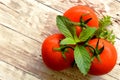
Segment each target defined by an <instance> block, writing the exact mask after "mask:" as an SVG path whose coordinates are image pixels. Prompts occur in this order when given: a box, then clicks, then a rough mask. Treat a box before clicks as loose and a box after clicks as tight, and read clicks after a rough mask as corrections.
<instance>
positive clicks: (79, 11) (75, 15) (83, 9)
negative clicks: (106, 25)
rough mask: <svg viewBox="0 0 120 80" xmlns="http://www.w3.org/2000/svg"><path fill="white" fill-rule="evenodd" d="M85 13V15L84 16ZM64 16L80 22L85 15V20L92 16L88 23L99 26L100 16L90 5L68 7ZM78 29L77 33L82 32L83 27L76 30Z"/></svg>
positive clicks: (91, 25)
mask: <svg viewBox="0 0 120 80" xmlns="http://www.w3.org/2000/svg"><path fill="white" fill-rule="evenodd" d="M83 15H85V16H83ZM64 16H65V17H67V18H69V19H70V20H71V21H73V22H80V17H81V16H83V20H84V21H85V20H87V19H89V18H92V19H91V20H90V21H89V22H88V23H87V25H88V26H90V27H96V28H98V27H99V21H98V17H97V15H96V14H95V12H94V11H93V10H92V8H90V7H88V6H82V5H79V6H74V7H71V8H70V9H68V10H67V11H66V12H65V13H64ZM76 31H77V35H78V33H80V32H81V29H79V30H76Z"/></svg>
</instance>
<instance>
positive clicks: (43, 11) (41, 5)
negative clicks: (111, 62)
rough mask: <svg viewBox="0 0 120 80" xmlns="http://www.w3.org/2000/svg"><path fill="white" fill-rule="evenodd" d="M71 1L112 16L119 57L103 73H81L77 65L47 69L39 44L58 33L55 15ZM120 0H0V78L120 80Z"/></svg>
mask: <svg viewBox="0 0 120 80" xmlns="http://www.w3.org/2000/svg"><path fill="white" fill-rule="evenodd" d="M73 5H89V6H90V7H92V8H93V9H94V10H95V11H96V13H97V14H98V16H99V17H101V16H103V15H106V14H109V15H110V16H112V19H113V25H112V26H111V29H113V31H114V33H115V35H116V43H115V47H116V49H117V52H118V60H117V63H116V66H115V67H114V69H113V70H112V71H111V72H110V73H108V74H106V75H102V76H91V75H87V76H85V77H84V76H82V75H81V74H80V72H79V71H78V69H76V68H70V69H68V70H64V71H60V72H57V71H52V70H50V69H48V68H47V67H46V66H45V65H44V63H43V61H42V58H41V51H40V49H41V44H42V42H43V40H44V39H45V38H46V37H47V36H48V35H51V34H53V33H57V32H58V29H57V28H56V22H55V19H56V15H58V14H62V13H63V12H64V11H65V10H67V9H68V8H69V7H71V6H73ZM119 7H120V2H119V1H118V0H106V1H103V0H99V1H98V0H0V80H120V65H119V64H120V47H119V46H120V40H119V39H120V8H119Z"/></svg>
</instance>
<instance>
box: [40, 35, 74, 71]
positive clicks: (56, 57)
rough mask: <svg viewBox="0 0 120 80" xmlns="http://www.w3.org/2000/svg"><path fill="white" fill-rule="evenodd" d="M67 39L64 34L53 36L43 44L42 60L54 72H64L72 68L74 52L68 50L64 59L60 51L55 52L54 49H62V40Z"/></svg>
mask: <svg viewBox="0 0 120 80" xmlns="http://www.w3.org/2000/svg"><path fill="white" fill-rule="evenodd" d="M64 38H65V37H64V36H63V35H62V34H53V35H51V36H49V37H47V38H46V39H45V41H44V42H43V44H42V58H43V61H44V63H45V64H46V66H47V67H49V68H51V69H53V70H57V71H60V70H64V69H67V68H69V67H71V65H72V63H73V61H74V54H73V50H72V49H69V48H68V52H65V56H66V58H63V56H62V53H61V52H60V51H56V50H54V48H59V47H60V40H62V39H64Z"/></svg>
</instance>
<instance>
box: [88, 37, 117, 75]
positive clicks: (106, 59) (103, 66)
mask: <svg viewBox="0 0 120 80" xmlns="http://www.w3.org/2000/svg"><path fill="white" fill-rule="evenodd" d="M97 41H98V39H93V40H90V41H89V44H90V45H92V46H93V47H95V46H96V44H97ZM103 45H104V50H103V52H102V53H101V54H100V59H101V61H98V59H97V58H94V60H93V62H92V65H91V68H90V70H89V74H92V75H103V74H107V73H108V72H110V71H111V70H112V69H113V68H114V66H115V64H116V60H117V52H116V49H115V47H114V46H113V45H112V44H111V43H109V42H108V41H106V40H103V39H100V41H99V46H98V48H101V47H103Z"/></svg>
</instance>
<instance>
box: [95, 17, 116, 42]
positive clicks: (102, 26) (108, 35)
mask: <svg viewBox="0 0 120 80" xmlns="http://www.w3.org/2000/svg"><path fill="white" fill-rule="evenodd" d="M111 24H112V22H111V17H110V16H104V17H103V18H102V19H100V20H99V28H98V29H97V31H96V32H95V36H96V37H97V38H102V39H106V40H108V41H109V42H111V43H113V44H114V42H115V35H114V34H113V31H110V30H108V29H107V27H108V26H109V25H111Z"/></svg>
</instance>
